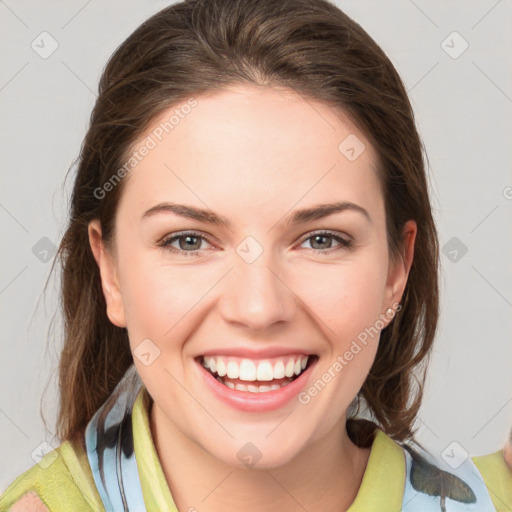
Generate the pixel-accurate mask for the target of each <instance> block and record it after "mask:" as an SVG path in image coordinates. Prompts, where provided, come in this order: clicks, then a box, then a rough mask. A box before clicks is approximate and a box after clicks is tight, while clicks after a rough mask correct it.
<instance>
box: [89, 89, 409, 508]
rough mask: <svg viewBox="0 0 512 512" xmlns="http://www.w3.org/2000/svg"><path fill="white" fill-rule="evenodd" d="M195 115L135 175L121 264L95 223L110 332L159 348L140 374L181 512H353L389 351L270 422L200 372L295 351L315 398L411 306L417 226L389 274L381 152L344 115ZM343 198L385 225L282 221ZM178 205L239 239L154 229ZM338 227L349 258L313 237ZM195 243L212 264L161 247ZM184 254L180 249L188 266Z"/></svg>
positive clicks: (241, 97)
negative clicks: (242, 251)
mask: <svg viewBox="0 0 512 512" xmlns="http://www.w3.org/2000/svg"><path fill="white" fill-rule="evenodd" d="M197 101H198V105H197V106H196V107H195V108H194V109H193V110H192V112H191V113H190V114H189V115H188V116H186V117H185V118H184V119H183V120H180V123H179V124H178V125H177V126H175V128H174V129H173V130H172V131H171V132H170V133H169V135H167V136H166V137H164V138H163V140H162V141H161V142H160V143H159V144H158V145H157V147H155V148H154V149H152V150H151V151H150V152H149V154H148V155H147V156H146V157H145V158H144V159H143V160H142V161H141V162H140V163H139V164H138V165H137V166H136V167H135V168H134V169H133V170H132V171H131V172H130V174H129V176H128V177H127V179H128V181H127V183H126V188H125V189H124V191H123V194H122V197H121V200H120V204H119V209H118V213H117V217H116V226H115V228H116V239H115V244H114V246H113V249H112V250H109V249H108V248H107V247H105V246H104V244H103V243H102V240H101V226H100V224H99V222H98V221H93V222H91V223H90V225H89V238H90V243H91V248H92V250H93V253H94V256H95V258H96V261H97V262H98V265H99V268H100V272H101V279H102V286H103V291H104V294H105V298H106V302H107V312H108V316H109V318H110V320H111V321H112V322H113V323H114V324H115V325H118V326H120V327H126V328H127V330H128V334H129V338H130V346H131V349H132V351H133V350H135V349H136V348H137V346H138V345H139V344H140V343H141V342H142V341H143V340H145V339H150V340H151V343H153V344H154V345H156V346H157V347H158V349H159V350H160V355H159V356H158V357H157V358H156V359H155V360H154V361H153V362H152V363H151V364H150V365H148V366H146V365H144V364H143V363H142V362H141V361H140V360H139V359H138V358H137V357H134V361H135V364H136V366H137V369H138V371H139V374H140V376H141V378H142V380H143V382H144V384H145V385H146V387H147V389H148V391H149V393H150V394H151V396H152V397H153V399H154V404H153V407H152V409H151V414H150V423H151V429H152V433H153V438H154V442H155V447H156V450H157V453H158V456H159V459H160V461H161V464H162V468H163V470H164V473H165V476H166V479H167V481H168V483H169V487H170V490H171V493H172V495H173V498H174V500H175V502H176V504H177V506H178V508H179V509H180V510H182V511H185V510H188V509H189V508H190V507H195V508H197V509H199V510H201V511H202V512H207V511H214V510H226V509H228V507H231V509H233V510H239V511H255V510H258V511H270V510H273V511H274V510H278V509H280V508H282V509H283V510H289V511H294V510H303V507H304V508H305V509H307V510H310V511H314V510H322V511H331V510H332V511H334V510H336V511H338V512H339V511H340V510H346V509H347V508H348V507H349V506H350V504H351V503H352V502H353V500H354V499H355V497H356V494H357V491H358V489H359V487H360V484H361V479H362V476H363V474H364V470H365V467H366V464H367V461H368V456H369V452H370V451H369V449H360V448H358V447H356V446H355V445H354V444H353V443H352V442H351V441H350V439H349V438H348V435H347V433H346V430H345V421H346V411H347V408H348V406H349V404H350V402H351V401H352V400H353V398H354V397H355V396H356V395H357V393H358V391H359V389H360V388H361V386H362V384H363V382H364V380H365V378H366V376H367V374H368V372H369V370H370V367H371V365H372V362H373V360H374V358H375V354H376V350H377V347H378V342H379V336H375V337H374V338H373V339H371V340H370V341H369V342H368V344H367V345H366V346H364V348H363V349H362V350H361V351H360V352H359V353H358V354H357V355H356V356H354V358H353V359H352V360H351V361H350V362H349V363H348V364H347V365H346V366H345V367H344V368H343V370H342V371H341V372H339V373H338V374H336V377H335V378H333V379H332V380H331V382H330V383H329V384H328V385H327V386H326V387H325V388H324V389H323V390H322V391H321V392H320V393H319V394H318V395H317V396H315V397H314V399H312V400H311V402H310V403H308V404H307V405H303V404H300V403H299V402H298V401H297V400H295V399H293V400H291V401H290V402H288V403H287V404H286V405H285V406H284V407H283V408H281V409H279V410H276V411H272V412H265V413H250V412H241V411H239V410H237V409H234V408H232V407H230V406H228V405H226V404H224V403H223V402H221V401H219V400H218V399H217V398H216V397H215V396H214V395H213V394H212V392H211V391H210V390H209V389H207V388H206V386H205V385H204V383H203V382H202V379H200V378H199V368H198V365H197V363H196V362H195V361H194V358H195V357H197V356H199V355H200V354H202V353H204V351H205V350H207V349H208V350H209V349H211V348H221V347H250V348H260V347H263V346H277V345H279V346H289V347H296V348H297V349H298V350H297V352H301V351H306V352H309V353H315V354H317V355H318V356H319V360H318V362H317V364H316V366H315V367H314V368H313V372H312V375H311V376H310V380H309V384H308V385H310V384H311V383H312V382H314V381H315V380H316V379H318V378H319V377H320V376H321V375H322V374H323V373H324V372H326V371H328V369H329V368H330V367H332V364H333V362H334V361H335V360H336V357H337V356H338V355H343V354H344V353H345V351H346V350H348V348H349V347H350V345H351V343H352V341H353V340H354V339H356V337H357V336H358V334H359V333H361V332H362V331H364V330H365V328H368V327H370V326H374V325H375V323H376V320H377V319H379V318H382V317H381V316H380V315H384V314H385V313H386V310H387V309H388V308H390V307H393V305H394V304H395V305H396V304H398V303H399V302H400V299H401V297H402V294H403V291H404V288H405V285H406V282H407V277H408V274H409V270H410V266H411V264H412V260H413V255H414V241H415V237H416V232H417V226H416V224H415V222H414V221H412V220H411V221H409V222H407V223H406V225H405V227H404V232H403V235H404V248H403V258H399V259H398V260H397V261H392V260H391V259H390V257H389V253H388V247H387V240H386V226H385V210H384V199H383V196H382V191H381V187H380V183H379V180H378V177H377V174H376V171H375V168H376V167H377V165H378V164H377V156H376V153H375V151H374V149H373V148H372V146H371V145H370V143H369V142H368V141H367V139H366V138H365V136H364V134H362V133H361V132H360V131H359V130H358V129H357V128H356V127H355V126H354V125H353V124H352V123H351V122H350V120H349V119H347V118H345V117H343V116H341V115H340V114H339V113H336V112H335V111H334V110H332V109H331V108H329V107H327V106H324V105H323V104H321V103H319V102H315V101H311V100H308V101H306V100H304V99H303V98H301V97H300V96H298V95H296V94H295V93H293V92H291V91H286V90H284V89H270V88H256V87H249V86H238V87H231V88H230V89H228V90H224V91H222V92H217V93H215V94H209V95H202V96H198V97H197ZM175 108H176V106H173V107H172V108H171V109H169V111H168V112H166V113H164V114H163V115H162V116H161V117H159V118H158V119H156V120H155V121H154V123H153V125H152V127H150V129H149V130H148V132H147V133H146V134H145V135H144V137H146V136H147V135H148V134H150V133H151V131H152V130H153V129H154V128H155V127H157V126H158V125H159V124H160V122H162V120H164V119H168V117H169V112H172V111H174V110H175ZM350 134H355V135H356V136H357V137H358V138H359V139H360V140H361V141H363V142H364V144H365V146H366V149H365V151H363V153H362V154H361V155H360V156H359V157H358V158H357V159H356V160H355V161H349V160H348V159H347V158H346V157H345V156H344V155H343V154H341V153H340V151H339V150H338V145H339V144H340V142H342V141H343V140H344V139H345V138H346V137H347V136H348V135H350ZM144 137H143V138H144ZM143 138H141V140H142V139H143ZM135 147H138V146H137V145H136V146H135ZM341 200H345V201H350V202H352V203H355V204H357V205H359V206H361V207H363V208H364V209H366V210H367V212H368V214H369V216H370V218H371V222H370V221H368V220H367V219H366V218H365V216H364V215H362V214H361V213H358V212H356V211H351V210H346V211H344V212H341V213H336V214H334V215H332V216H329V217H326V218H324V219H320V220H315V221H310V222H307V223H304V224H300V225H297V226H292V225H288V224H286V222H285V219H286V218H287V216H288V215H290V213H291V212H293V211H294V210H295V209H298V208H305V207H310V206H315V205H318V204H321V203H331V202H337V201H341ZM165 201H168V202H170V201H172V202H178V203H183V204H187V205H192V206H196V207H199V208H209V209H211V210H213V211H215V212H217V213H219V214H220V215H223V216H225V217H226V218H227V219H229V221H230V222H231V228H230V229H227V228H225V227H222V226H214V225H209V224H206V223H201V222H199V221H196V220H192V219H185V218H182V217H179V216H177V215H175V214H172V213H169V212H167V213H159V214H156V215H153V216H151V217H149V218H147V219H145V220H142V221H141V217H142V216H143V214H144V212H145V211H147V210H148V209H149V208H151V207H153V206H155V205H156V204H158V203H161V202H165ZM324 229H326V230H330V231H334V232H335V234H337V235H339V236H342V237H344V238H351V239H353V241H354V244H355V245H354V247H353V248H351V249H347V248H343V247H341V248H340V244H339V243H338V242H337V241H336V240H335V239H333V238H327V239H326V240H325V241H324V242H322V241H321V240H320V242H319V243H317V244H315V239H314V238H311V236H313V234H314V233H315V232H316V231H318V230H324ZM184 230H187V231H188V230H195V231H199V232H200V234H203V235H205V236H206V237H207V239H208V241H206V240H203V241H202V242H201V243H200V239H199V240H197V239H194V240H193V244H196V245H194V247H198V246H199V247H200V248H199V249H198V250H196V251H195V252H196V254H198V255H197V256H189V255H188V254H172V253H171V252H170V251H169V249H168V248H166V247H161V246H159V245H158V243H159V241H161V240H162V239H163V238H164V237H165V236H166V235H170V234H173V233H176V232H179V231H184ZM247 236H252V237H253V238H254V239H255V240H256V241H257V242H258V243H259V244H260V246H261V247H262V249H263V252H262V254H261V255H260V256H259V257H258V258H257V259H256V260H255V261H254V262H252V263H247V262H246V261H245V260H244V259H242V258H241V257H240V256H239V255H238V254H237V252H236V249H237V247H238V246H239V244H241V242H242V241H243V240H244V239H245V238H246V237H247ZM307 236H309V237H310V238H307ZM185 242H186V241H184V242H183V244H185ZM329 242H330V243H331V244H332V245H331V246H330V247H329V245H328V244H329ZM199 243H200V245H199ZM183 244H182V245H181V246H180V244H179V240H177V241H176V240H175V241H174V242H173V244H172V245H173V247H174V248H176V249H179V248H180V247H181V248H182V251H186V250H187V249H186V247H185V249H183ZM322 244H323V245H322ZM314 249H318V251H316V252H315V250H314ZM336 249H339V250H336ZM188 250H189V252H190V249H188ZM320 251H323V254H320ZM387 322H389V320H388V321H387ZM387 322H386V323H385V324H384V325H386V324H387ZM248 442H251V443H253V444H254V445H255V446H256V447H257V448H258V449H259V451H260V452H261V454H262V457H261V459H260V460H259V461H258V463H257V464H256V465H255V466H254V467H253V468H251V469H249V468H246V467H245V466H244V465H243V464H242V462H241V461H240V460H239V458H238V457H237V452H238V451H239V450H240V449H241V448H242V447H243V446H244V445H245V444H246V443H248ZM178 461H179V462H178ZM205 497H207V498H206V499H205Z"/></svg>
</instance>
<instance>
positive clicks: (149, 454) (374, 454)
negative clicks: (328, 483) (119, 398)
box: [132, 386, 405, 512]
mask: <svg viewBox="0 0 512 512" xmlns="http://www.w3.org/2000/svg"><path fill="white" fill-rule="evenodd" d="M150 400H151V398H150V397H149V395H148V394H147V391H146V388H145V387H144V386H143V387H142V388H141V391H140V392H139V394H138V396H137V399H136V400H135V403H134V406H133V415H132V424H133V434H134V435H133V437H134V449H135V457H136V459H137V466H138V469H139V476H140V483H141V487H142V494H143V496H144V501H145V502H146V507H147V508H148V510H168V511H169V512H178V508H177V507H176V504H175V503H174V501H173V499H172V496H171V492H170V490H169V486H168V484H167V480H166V479H165V476H164V472H163V470H162V466H161V465H160V460H159V459H158V455H157V453H156V449H155V445H154V443H153V437H152V434H151V428H150V425H149V416H148V408H149V404H150ZM404 485H405V457H404V454H403V450H402V448H401V447H400V446H399V445H398V444H396V443H395V442H394V441H393V440H392V439H391V438H390V437H389V436H387V435H386V434H385V433H384V432H383V431H382V430H380V429H377V431H376V435H375V438H374V440H373V444H372V447H371V451H370V457H369V459H368V464H367V466H366V470H365V473H364V475H363V480H362V482H361V487H360V488H359V491H358V493H357V496H356V499H355V500H354V502H353V503H352V505H351V506H350V508H349V509H348V511H347V512H368V511H369V510H382V511H385V512H399V511H400V510H401V508H402V499H403V494H404Z"/></svg>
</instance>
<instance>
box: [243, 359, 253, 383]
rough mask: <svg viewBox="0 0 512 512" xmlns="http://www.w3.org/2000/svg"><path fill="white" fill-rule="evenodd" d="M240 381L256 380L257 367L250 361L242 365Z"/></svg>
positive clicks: (244, 360) (247, 360)
mask: <svg viewBox="0 0 512 512" xmlns="http://www.w3.org/2000/svg"><path fill="white" fill-rule="evenodd" d="M240 380H248V381H251V380H256V365H255V364H254V363H253V362H252V361H251V360H250V359H243V360H242V362H241V363H240Z"/></svg>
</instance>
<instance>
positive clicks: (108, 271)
mask: <svg viewBox="0 0 512 512" xmlns="http://www.w3.org/2000/svg"><path fill="white" fill-rule="evenodd" d="M88 235H89V244H90V246H91V251H92V253H93V255H94V259H95V260H96V264H97V265H98V268H99V271H100V277H101V288H102V290H103V296H104V297H105V302H106V304H107V316H108V318H109V320H110V321H111V322H112V323H113V324H114V325H116V326H117V327H126V318H125V312H124V305H123V300H122V295H121V288H120V285H119V279H118V275H117V269H116V265H115V262H114V258H113V256H112V254H111V253H110V251H109V250H108V249H106V248H105V244H104V243H103V239H102V236H101V224H100V221H99V220H98V219H94V220H92V221H91V222H89V226H88Z"/></svg>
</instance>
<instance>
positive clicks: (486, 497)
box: [0, 366, 512, 512]
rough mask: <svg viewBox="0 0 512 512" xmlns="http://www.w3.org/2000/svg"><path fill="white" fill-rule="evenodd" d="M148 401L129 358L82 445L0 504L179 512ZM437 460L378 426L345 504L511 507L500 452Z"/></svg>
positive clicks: (14, 487) (507, 510)
mask: <svg viewBox="0 0 512 512" xmlns="http://www.w3.org/2000/svg"><path fill="white" fill-rule="evenodd" d="M150 403H151V398H150V396H149V394H148V393H147V390H146V389H145V387H144V386H143V384H142V382H141V380H140V377H139V376H138V373H137V372H136V369H135V367H134V366H132V367H131V368H130V369H129V370H128V372H127V373H126V374H125V376H124V377H123V380H122V381H121V382H120V383H119V385H118V386H117V387H116V389H115V390H114V392H113V393H112V395H111V397H110V398H109V399H108V400H107V401H106V402H105V404H104V405H103V406H102V407H101V408H100V409H99V410H98V411H97V413H96V414H95V415H94V417H93V418H92V419H91V421H90V422H89V424H88V426H87V428H86V432H85V450H84V448H82V447H81V446H78V445H74V444H71V443H70V442H69V441H66V442H64V443H63V444H62V445H61V446H59V447H58V448H57V449H56V450H54V451H52V452H50V453H48V454H47V455H46V456H45V457H44V458H43V459H42V460H41V461H40V463H39V464H36V465H34V466H33V467H32V468H30V469H29V470H27V471H26V472H25V473H23V474H22V475H20V476H19V477H18V478H17V479H16V480H15V481H14V482H13V483H12V484H11V485H10V486H9V487H8V488H7V490H6V492H5V493H4V494H3V495H2V496H1V497H0V511H2V512H4V511H9V512H17V511H18V510H20V508H19V506H21V505H22V504H23V505H24V504H25V503H27V502H28V500H30V499H32V500H33V499H35V497H36V496H37V497H38V498H40V500H41V502H42V503H43V504H44V506H45V507H46V508H47V510H48V511H50V512H68V511H70V510H80V511H81V512H82V511H83V512H85V511H94V512H100V511H103V510H106V511H116V512H117V511H125V510H129V511H135V512H139V511H140V512H145V511H146V510H149V511H156V510H158V511H159V510H165V511H166V512H177V510H178V509H177V507H176V505H175V503H174V501H173V499H172V496H171V493H170V490H169V486H168V484H167V481H166V479H165V476H164V473H163V470H162V467H161V464H160V461H159V459H158V455H157V453H156V449H155V446H154V443H153V439H152V435H151V429H150V424H149V410H150ZM56 455H57V457H56ZM440 466H441V464H440V463H439V461H436V460H435V459H433V458H432V456H431V455H430V454H429V453H427V452H424V451H419V450H418V449H416V448H415V449H414V450H413V449H412V448H411V447H409V446H402V445H399V444H398V443H396V442H394V441H393V440H392V439H391V438H390V437H389V436H387V435H386V434H385V433H384V432H383V431H382V430H380V429H377V430H376V431H375V437H374V440H373V444H372V446H371V451H370V458H369V460H368V464H367V468H366V470H365V473H364V475H363V481H362V483H361V487H360V489H359V492H358V494H357V496H356V499H355V500H354V502H353V504H352V505H351V506H350V508H349V510H348V512H374V511H375V512H377V511H378V512H400V511H401V512H434V511H435V512H444V511H446V512H460V511H467V512H476V511H478V512H512V471H511V470H509V469H508V468H507V467H506V465H505V460H504V458H503V455H502V454H501V452H496V453H494V454H490V455H485V456H482V457H474V458H473V460H472V459H467V460H466V461H465V462H464V464H462V465H461V466H460V467H459V468H457V470H456V471H444V470H442V469H440ZM482 476H483V477H484V478H482ZM484 480H485V483H484ZM490 493H491V495H492V499H493V500H494V504H493V501H491V497H490ZM28 495H30V496H28ZM24 497H25V498H24ZM24 499H25V502H23V500H24ZM17 506H18V508H16V507H17ZM29 510H30V509H29ZM36 510H37V509H36ZM31 512H32V510H31Z"/></svg>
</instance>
